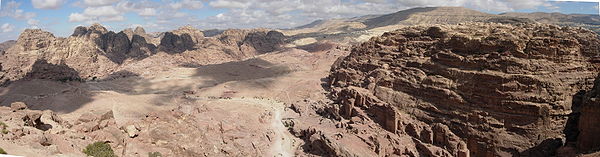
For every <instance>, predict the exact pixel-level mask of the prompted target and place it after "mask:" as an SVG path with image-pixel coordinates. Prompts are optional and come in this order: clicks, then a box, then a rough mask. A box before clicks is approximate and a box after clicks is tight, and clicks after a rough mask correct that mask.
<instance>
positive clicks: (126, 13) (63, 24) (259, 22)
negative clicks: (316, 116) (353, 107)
mask: <svg viewBox="0 0 600 157" xmlns="http://www.w3.org/2000/svg"><path fill="white" fill-rule="evenodd" d="M1 3H2V8H1V9H0V41H5V40H10V39H16V38H18V34H19V33H20V32H21V31H22V30H24V29H26V28H41V29H44V30H48V31H50V32H52V33H54V34H55V35H56V36H68V35H70V34H71V33H72V31H73V28H74V27H76V26H79V25H90V24H92V23H96V22H98V23H101V24H103V25H105V26H106V27H107V28H108V29H110V30H114V31H119V30H122V29H125V28H130V27H135V26H142V27H144V28H146V31H148V32H158V31H167V30H171V29H176V28H177V27H180V26H183V25H192V26H194V27H197V28H200V29H211V28H218V29H225V28H253V27H266V28H289V27H294V26H299V25H303V24H307V23H310V22H312V21H314V20H318V19H328V18H342V17H354V16H361V15H367V14H385V13H391V12H396V11H399V10H403V9H407V8H412V7H426V6H464V7H468V8H472V9H476V10H480V11H484V12H488V13H495V14H496V13H502V12H560V13H567V14H573V13H576V14H595V15H598V3H590V2H552V1H546V0H495V1H494V0H420V1H415V0H1Z"/></svg>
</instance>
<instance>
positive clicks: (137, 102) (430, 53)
mask: <svg viewBox="0 0 600 157" xmlns="http://www.w3.org/2000/svg"><path fill="white" fill-rule="evenodd" d="M598 33H600V16H598V15H584V14H561V13H541V12H536V13H517V12H509V13H501V14H491V13H484V12H480V11H476V10H472V9H468V8H463V7H419V8H412V9H408V10H401V11H398V12H395V13H391V14H382V15H366V16H359V17H353V18H335V19H325V20H317V21H315V22H312V23H310V24H307V25H303V26H298V27H295V28H290V29H269V28H255V29H225V30H202V29H198V28H196V27H194V26H182V27H180V28H173V29H172V30H171V31H166V32H147V31H146V30H145V28H143V27H135V28H128V29H125V30H120V31H111V30H110V29H108V28H107V27H106V26H104V25H102V24H99V23H94V24H90V25H85V26H78V27H76V28H73V30H72V34H71V35H70V36H67V37H59V36H56V35H54V34H53V33H51V32H49V31H47V30H43V29H24V30H23V31H22V32H21V33H20V34H19V36H18V38H17V39H15V40H10V41H6V42H4V43H2V44H0V85H1V86H0V130H2V133H0V148H1V149H2V150H4V151H5V152H6V153H7V154H10V155H16V156H89V155H90V154H89V152H90V151H91V150H92V148H90V145H93V144H96V143H101V144H106V145H108V146H110V147H109V149H110V151H109V152H112V153H114V154H111V155H106V154H104V155H106V156H190V157H192V156H347V157H353V156H357V157H362V156H365V157H370V156H426V157H427V156H449V157H450V156H455V157H495V156H532V157H537V156H540V157H542V156H600V77H599V73H598V72H599V68H600V35H599V34H598Z"/></svg>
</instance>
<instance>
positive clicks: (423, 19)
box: [284, 7, 600, 41]
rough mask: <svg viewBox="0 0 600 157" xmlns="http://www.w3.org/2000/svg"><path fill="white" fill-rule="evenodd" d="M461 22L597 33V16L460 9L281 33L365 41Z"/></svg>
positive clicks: (326, 22) (328, 22)
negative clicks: (544, 26) (408, 28)
mask: <svg viewBox="0 0 600 157" xmlns="http://www.w3.org/2000/svg"><path fill="white" fill-rule="evenodd" d="M465 22H495V23H533V22H539V23H547V24H556V25H561V26H575V27H585V28H588V29H591V30H594V31H596V32H598V33H600V16H598V15H583V14H561V13H539V12H537V13H503V14H498V15H497V14H488V13H484V12H480V11H476V10H472V9H468V8H464V7H425V8H412V9H407V10H402V11H398V12H395V13H391V14H385V15H368V16H361V17H355V18H343V19H330V20H317V21H314V22H312V23H310V24H307V25H303V26H299V27H296V28H294V29H292V30H284V33H285V34H287V35H294V36H296V38H315V39H316V40H339V41H347V40H366V39H368V38H370V37H372V36H376V35H379V34H381V33H383V32H387V31H391V30H395V29H398V28H402V27H405V26H411V25H432V24H458V23H465ZM340 37H341V38H340ZM344 37H346V38H344Z"/></svg>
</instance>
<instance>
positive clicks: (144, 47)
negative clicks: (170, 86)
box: [0, 24, 284, 82]
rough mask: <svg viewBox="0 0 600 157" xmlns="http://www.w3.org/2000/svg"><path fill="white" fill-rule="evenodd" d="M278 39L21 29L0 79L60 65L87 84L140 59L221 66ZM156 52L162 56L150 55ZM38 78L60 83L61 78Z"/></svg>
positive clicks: (242, 34) (262, 34)
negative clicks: (62, 33) (66, 33)
mask: <svg viewBox="0 0 600 157" xmlns="http://www.w3.org/2000/svg"><path fill="white" fill-rule="evenodd" d="M283 38H284V36H283V34H281V33H279V32H276V31H269V30H264V29H257V30H228V31H226V32H225V33H222V34H220V35H217V36H216V37H211V38H206V37H204V35H203V33H202V31H200V30H198V29H195V28H193V27H190V26H186V27H181V28H179V29H176V30H173V31H170V32H165V33H162V35H160V36H158V37H152V36H151V35H149V34H147V33H146V32H145V30H144V29H143V28H141V27H137V28H136V29H135V30H132V29H126V30H123V31H120V32H118V33H116V32H113V31H109V30H107V29H106V28H104V27H103V26H102V25H99V24H94V25H92V26H89V27H83V26H80V27H77V28H75V30H74V32H73V34H72V35H71V36H69V37H66V38H62V37H55V36H54V35H53V34H52V33H50V32H46V31H43V30H40V29H27V30H25V31H24V32H23V33H21V35H20V36H19V39H18V40H17V42H16V43H15V44H14V46H12V47H11V48H9V49H7V50H6V52H5V53H4V52H3V53H4V55H1V56H0V63H2V67H3V68H2V71H4V72H5V74H4V75H3V76H2V77H1V78H2V80H4V81H6V80H13V81H14V80H19V79H22V78H24V77H25V76H31V75H27V74H28V73H31V72H34V71H38V72H39V71H41V70H43V69H45V68H51V69H54V68H56V67H63V68H65V69H63V70H59V71H64V70H67V71H73V72H75V73H76V75H75V76H76V77H74V78H72V79H78V80H79V79H83V80H91V79H96V78H102V77H105V76H108V75H109V74H111V73H113V72H114V71H117V70H118V69H127V68H132V67H131V66H138V65H137V64H135V63H137V62H140V61H144V60H145V62H143V63H140V64H143V65H146V66H152V65H147V64H146V63H151V64H154V65H155V64H159V63H160V64H182V63H186V64H194V65H203V64H209V63H222V62H227V61H234V60H240V59H245V58H248V57H252V56H255V55H258V54H262V53H267V52H272V51H275V50H278V49H279V48H280V45H281V44H283V40H284V39H283ZM159 53H163V54H166V55H168V56H166V57H165V56H164V55H161V56H159V57H150V56H154V55H156V54H159ZM36 63H43V64H36ZM34 65H36V66H34ZM43 66H51V67H43ZM33 68H42V69H33ZM133 69H136V68H135V67H133ZM137 69H144V67H141V68H139V67H138V68H137ZM48 75H50V74H48ZM52 75H60V74H52ZM36 76H38V75H36ZM69 76H71V73H69ZM44 78H63V79H64V76H56V77H44ZM72 79H69V80H72ZM4 81H2V82H4Z"/></svg>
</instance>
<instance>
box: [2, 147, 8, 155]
mask: <svg viewBox="0 0 600 157" xmlns="http://www.w3.org/2000/svg"><path fill="white" fill-rule="evenodd" d="M0 154H8V153H6V151H4V149H2V148H0Z"/></svg>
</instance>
